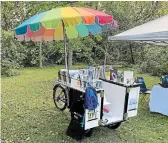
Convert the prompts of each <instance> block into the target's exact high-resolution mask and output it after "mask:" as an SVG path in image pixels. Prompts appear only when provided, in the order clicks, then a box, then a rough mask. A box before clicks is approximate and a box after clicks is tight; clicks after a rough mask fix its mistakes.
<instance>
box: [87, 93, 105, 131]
mask: <svg viewBox="0 0 168 143" xmlns="http://www.w3.org/2000/svg"><path fill="white" fill-rule="evenodd" d="M97 96H98V103H99V105H98V107H97V108H96V109H95V110H91V111H89V110H87V109H85V130H87V129H91V128H94V127H98V126H99V121H100V119H101V108H102V107H101V106H102V102H103V97H101V93H100V92H99V93H97Z"/></svg>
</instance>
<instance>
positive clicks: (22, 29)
mask: <svg viewBox="0 0 168 143" xmlns="http://www.w3.org/2000/svg"><path fill="white" fill-rule="evenodd" d="M117 26H118V24H117V22H116V21H115V20H114V19H113V17H112V16H111V15H108V14H106V13H103V12H100V11H97V10H94V9H90V8H83V7H63V8H55V9H51V10H48V11H46V12H42V13H39V14H36V15H34V16H33V17H31V18H29V19H28V20H26V21H25V22H24V23H22V24H21V25H19V26H18V27H17V28H15V30H14V31H15V38H16V39H17V40H19V41H22V40H25V41H30V40H32V41H53V40H56V41H57V40H64V43H65V45H64V46H65V51H66V38H69V39H73V38H78V37H86V36H88V35H96V34H100V33H101V32H106V31H109V30H112V29H114V28H115V27H117ZM65 59H66V57H65ZM66 64H67V62H66ZM66 67H67V66H66Z"/></svg>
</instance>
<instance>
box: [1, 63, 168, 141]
mask: <svg viewBox="0 0 168 143" xmlns="http://www.w3.org/2000/svg"><path fill="white" fill-rule="evenodd" d="M60 68H62V67H61V66H57V67H47V68H43V69H39V68H25V69H22V70H20V72H21V75H19V76H16V77H2V114H1V115H2V117H1V120H2V122H1V125H2V136H1V137H2V142H4V143H9V142H15V143H25V142H30V143H63V142H67V143H73V142H76V141H75V140H73V139H71V138H69V137H67V136H66V134H65V132H66V129H67V127H68V124H69V121H70V114H69V113H68V110H65V111H64V112H62V113H61V112H58V111H57V110H56V108H55V105H54V103H53V100H52V88H53V86H54V83H55V80H56V76H57V71H58V70H59V69H60ZM136 76H143V77H144V79H145V81H146V83H147V86H148V88H151V87H152V86H153V85H154V84H157V83H158V82H159V81H160V80H159V77H152V76H150V75H148V74H143V75H142V74H136ZM82 142H84V143H86V142H87V143H91V142H92V143H93V142H95V143H125V142H128V143H168V117H166V116H162V115H160V114H154V113H150V112H149V109H148V105H147V104H146V103H145V102H144V101H143V102H140V103H139V112H138V116H137V117H134V118H130V119H129V120H127V121H126V122H124V123H123V124H122V125H121V126H120V128H118V129H117V130H115V131H114V130H111V129H108V128H105V127H97V128H95V130H94V133H93V135H92V137H90V138H85V139H84V140H83V141H82Z"/></svg>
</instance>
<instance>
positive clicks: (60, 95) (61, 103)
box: [53, 84, 67, 111]
mask: <svg viewBox="0 0 168 143" xmlns="http://www.w3.org/2000/svg"><path fill="white" fill-rule="evenodd" d="M53 100H54V104H55V106H56V108H57V109H58V110H60V111H63V110H65V109H66V106H67V94H66V92H65V88H63V87H62V86H61V85H60V84H57V85H55V87H54V89H53Z"/></svg>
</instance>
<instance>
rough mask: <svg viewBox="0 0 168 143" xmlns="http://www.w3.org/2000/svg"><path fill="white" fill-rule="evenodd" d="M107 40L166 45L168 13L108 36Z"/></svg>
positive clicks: (167, 41)
mask: <svg viewBox="0 0 168 143" xmlns="http://www.w3.org/2000/svg"><path fill="white" fill-rule="evenodd" d="M108 40H109V41H136V42H141V43H150V44H155V45H168V15H165V16H163V17H160V18H158V19H155V20H153V21H150V22H147V23H145V24H142V25H140V26H137V27H134V28H132V29H130V30H127V31H125V32H122V33H120V34H117V35H115V36H109V37H108Z"/></svg>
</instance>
